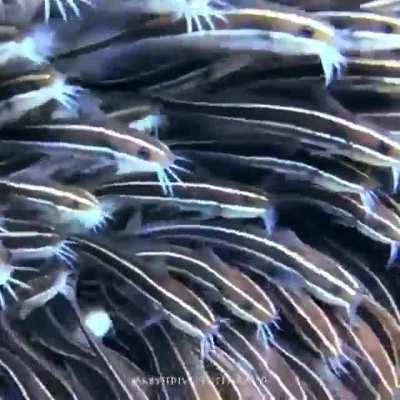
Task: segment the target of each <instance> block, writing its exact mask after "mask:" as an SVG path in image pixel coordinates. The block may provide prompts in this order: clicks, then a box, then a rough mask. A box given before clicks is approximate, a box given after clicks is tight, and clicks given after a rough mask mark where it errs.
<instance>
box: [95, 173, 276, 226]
mask: <svg viewBox="0 0 400 400" xmlns="http://www.w3.org/2000/svg"><path fill="white" fill-rule="evenodd" d="M170 186H171V190H170V192H171V193H172V194H170V195H165V193H164V190H163V188H162V186H161V185H160V182H158V181H157V180H154V178H152V177H149V178H147V177H141V176H138V177H135V176H133V177H132V178H131V179H129V178H124V179H123V180H122V181H116V182H111V183H106V184H104V185H102V186H100V187H98V188H96V189H95V191H94V195H95V196H97V197H98V198H99V199H100V201H102V199H104V201H105V202H110V203H113V202H114V199H116V200H115V202H118V200H119V199H122V200H123V201H124V202H125V203H126V204H130V205H131V204H139V205H140V204H150V205H152V204H154V205H159V206H161V207H164V206H167V207H168V206H171V207H173V208H175V207H176V208H178V209H179V210H181V211H196V212H198V213H199V216H200V218H202V219H209V218H215V217H224V218H228V219H230V218H232V219H236V218H239V219H245V218H260V219H261V220H262V221H265V225H266V226H268V225H269V224H270V223H271V222H270V221H271V219H273V210H272V209H271V207H270V206H269V200H268V195H267V194H264V193H262V192H261V191H258V190H254V189H253V188H251V187H245V186H243V187H242V186H240V185H237V184H234V185H231V183H230V182H229V181H222V180H221V181H220V180H217V179H207V180H206V179H204V178H203V179H201V178H197V177H192V175H189V176H186V175H185V179H184V182H171V184H170Z"/></svg>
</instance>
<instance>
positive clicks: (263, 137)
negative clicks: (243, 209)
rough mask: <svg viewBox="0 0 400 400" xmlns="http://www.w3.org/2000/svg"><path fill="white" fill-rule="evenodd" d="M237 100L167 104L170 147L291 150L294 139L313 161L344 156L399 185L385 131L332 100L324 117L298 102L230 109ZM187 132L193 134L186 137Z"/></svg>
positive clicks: (395, 148) (395, 155)
mask: <svg viewBox="0 0 400 400" xmlns="http://www.w3.org/2000/svg"><path fill="white" fill-rule="evenodd" d="M232 95H233V94H232V93H225V94H224V95H221V96H220V97H219V98H218V97H216V96H214V99H213V100H212V101H210V100H207V99H206V101H193V100H191V101H184V100H173V101H172V100H168V101H167V100H163V102H162V104H163V107H164V112H165V113H166V115H167V117H168V119H169V121H170V126H171V131H170V132H171V135H173V132H174V130H175V129H177V130H178V131H179V132H180V136H179V138H175V137H173V136H172V137H170V138H169V141H170V144H171V143H173V144H174V145H177V144H179V143H185V142H190V141H191V140H193V137H194V134H195V135H196V136H195V139H194V140H195V141H198V142H200V141H201V140H204V141H211V142H216V143H218V142H221V141H225V142H227V143H229V142H240V143H241V144H243V143H246V145H248V144H249V143H253V144H259V145H261V144H262V143H270V141H271V140H272V141H274V140H275V143H276V142H278V143H279V142H282V143H283V144H286V147H287V146H288V142H287V140H288V139H290V140H293V142H290V143H291V144H292V146H297V147H298V146H299V145H301V146H303V147H304V149H305V150H306V151H307V152H309V153H310V154H311V155H319V156H323V157H328V156H335V155H340V156H343V157H346V158H349V159H352V160H354V161H359V162H361V163H365V164H368V165H373V166H381V167H388V168H391V169H392V170H393V176H394V178H395V179H394V180H395V181H396V182H397V181H398V173H397V171H398V165H399V154H400V153H399V152H400V145H399V144H398V143H396V142H395V141H394V140H392V139H390V138H389V137H388V135H387V132H386V131H385V130H384V129H381V128H379V127H376V126H372V125H371V124H368V123H366V122H365V121H359V120H357V119H356V118H355V117H354V115H352V114H351V113H349V112H348V111H346V110H344V109H343V108H342V107H341V106H339V105H338V104H337V103H336V102H334V101H331V99H329V100H328V103H329V104H328V106H329V108H331V110H330V111H328V110H327V111H324V110H321V109H318V110H317V109H316V108H315V105H311V104H308V105H304V102H301V104H300V103H299V104H296V101H295V100H292V101H291V103H289V102H288V101H284V100H276V101H274V102H273V103H267V102H266V101H265V100H264V101H263V103H261V102H260V100H258V101H255V99H254V98H253V99H251V98H250V99H249V101H248V102H242V103H230V102H229V101H227V100H226V98H227V96H230V98H231V97H232ZM219 99H220V101H219ZM319 101H321V103H320V104H321V107H322V105H323V104H324V102H325V103H326V102H327V100H326V99H325V100H323V99H321V100H319ZM333 108H334V110H333ZM194 119H195V120H196V125H195V129H191V130H187V128H185V127H187V126H188V125H189V124H190V126H193V120H194ZM210 127H213V129H212V130H211V129H210ZM179 129H180V130H179ZM182 129H185V130H186V131H188V132H190V134H189V135H188V136H186V137H185V136H182V131H181V130H182ZM216 132H218V134H216ZM249 132H251V135H249V134H248V133H249ZM272 143H274V142H272Z"/></svg>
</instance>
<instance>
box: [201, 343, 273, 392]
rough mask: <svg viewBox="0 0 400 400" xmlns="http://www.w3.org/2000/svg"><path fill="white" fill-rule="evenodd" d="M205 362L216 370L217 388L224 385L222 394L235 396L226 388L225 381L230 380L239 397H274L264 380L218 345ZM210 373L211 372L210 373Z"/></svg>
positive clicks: (214, 376)
mask: <svg viewBox="0 0 400 400" xmlns="http://www.w3.org/2000/svg"><path fill="white" fill-rule="evenodd" d="M205 362H206V363H208V364H210V365H211V367H212V368H213V370H214V371H215V372H214V374H215V375H213V380H214V381H215V384H216V385H217V389H219V386H223V388H222V390H220V392H222V393H221V394H222V395H223V397H224V398H225V397H227V396H231V397H229V398H233V397H232V394H231V393H232V392H226V390H225V383H226V381H228V382H229V386H231V387H233V388H234V391H235V392H236V393H237V398H239V399H260V400H261V399H264V400H273V399H274V397H273V395H272V393H270V392H269V391H268V388H267V387H266V385H265V384H263V382H261V381H260V380H258V379H256V378H255V377H254V376H252V375H251V374H250V373H249V372H248V371H247V370H246V369H245V368H243V367H242V366H241V364H240V362H237V361H236V360H235V359H234V358H233V357H232V356H230V355H229V354H228V353H227V352H226V351H224V350H222V349H221V348H219V347H216V348H215V350H214V351H213V353H212V354H210V357H209V358H207V359H206V360H205ZM205 367H206V368H207V365H205ZM210 374H211V373H210V372H209V375H210ZM218 383H219V385H218Z"/></svg>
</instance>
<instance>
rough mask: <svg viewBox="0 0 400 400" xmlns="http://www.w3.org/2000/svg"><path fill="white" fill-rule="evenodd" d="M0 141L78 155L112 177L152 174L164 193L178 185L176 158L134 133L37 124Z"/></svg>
mask: <svg viewBox="0 0 400 400" xmlns="http://www.w3.org/2000/svg"><path fill="white" fill-rule="evenodd" d="M0 141H1V142H2V143H4V144H7V145H10V146H14V147H17V148H18V147H19V148H20V147H21V146H22V147H24V148H29V149H32V148H34V149H37V150H38V151H45V152H47V153H49V154H52V153H54V152H55V151H58V152H61V153H63V154H71V153H72V152H73V154H74V155H75V156H77V155H80V156H82V157H86V158H89V159H90V158H91V159H92V160H93V159H94V160H96V159H97V161H99V162H100V163H101V164H102V165H104V163H106V165H109V164H111V165H113V163H114V164H116V168H117V171H116V174H117V175H122V174H126V173H130V172H156V173H157V176H158V178H159V181H160V182H161V185H162V187H163V188H164V190H165V193H168V192H170V190H171V187H170V178H169V177H168V174H169V175H170V176H171V177H172V178H173V179H175V180H178V181H179V179H180V178H179V177H178V176H177V175H176V173H175V172H174V168H175V163H176V157H175V156H174V154H173V153H172V152H171V151H170V150H169V148H168V147H167V146H166V145H164V144H163V143H162V142H160V141H158V140H156V139H155V138H151V137H149V136H148V135H141V134H139V133H138V132H137V133H135V134H134V133H133V132H123V131H118V130H115V129H113V128H110V127H107V126H95V125H85V124H83V123H77V122H76V121H75V122H73V123H70V124H65V123H56V124H44V125H41V124H37V125H28V126H21V127H18V130H15V129H14V128H13V129H12V130H10V131H8V130H7V131H3V132H2V135H1V139H0Z"/></svg>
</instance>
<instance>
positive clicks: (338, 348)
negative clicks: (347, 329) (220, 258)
mask: <svg viewBox="0 0 400 400" xmlns="http://www.w3.org/2000/svg"><path fill="white" fill-rule="evenodd" d="M268 291H270V292H271V296H272V298H273V299H274V301H275V304H276V305H277V307H278V308H279V309H280V310H282V314H283V316H284V317H285V318H286V319H287V320H288V321H290V322H291V325H292V326H293V329H294V330H295V331H296V332H297V333H298V334H299V336H300V337H301V338H302V339H303V340H304V341H305V343H306V344H307V345H308V346H309V347H310V348H311V350H313V351H314V352H315V353H317V354H320V356H321V358H322V359H324V360H325V361H326V362H327V363H328V364H330V366H331V368H332V369H333V370H334V371H335V372H336V373H338V374H340V373H342V372H343V371H345V366H344V365H345V363H346V356H345V355H344V351H343V349H342V342H341V339H340V337H339V335H338V333H337V332H336V330H335V327H334V326H333V325H332V323H331V322H330V320H329V318H328V317H327V316H326V313H325V311H324V310H323V309H322V308H320V307H319V306H318V305H317V304H316V303H315V301H314V300H313V299H312V298H311V297H310V296H309V295H308V294H306V293H301V292H300V291H296V290H288V289H285V288H282V287H279V286H277V285H274V284H270V285H269V286H268Z"/></svg>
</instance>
